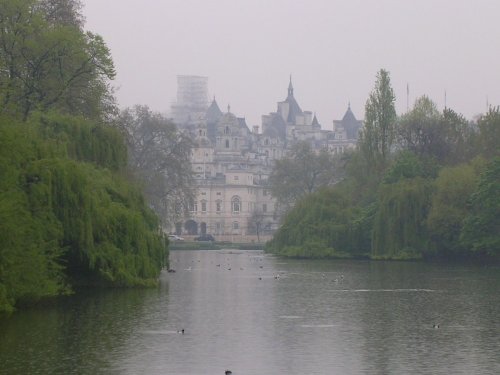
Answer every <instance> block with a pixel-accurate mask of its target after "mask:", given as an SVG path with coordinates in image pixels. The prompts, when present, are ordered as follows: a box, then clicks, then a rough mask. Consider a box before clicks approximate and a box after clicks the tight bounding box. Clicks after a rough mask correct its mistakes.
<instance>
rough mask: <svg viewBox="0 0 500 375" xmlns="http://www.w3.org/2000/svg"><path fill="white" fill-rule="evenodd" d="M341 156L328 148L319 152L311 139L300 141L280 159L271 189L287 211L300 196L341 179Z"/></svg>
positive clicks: (271, 178) (274, 169)
mask: <svg viewBox="0 0 500 375" xmlns="http://www.w3.org/2000/svg"><path fill="white" fill-rule="evenodd" d="M338 165H339V160H338V159H337V158H336V157H334V156H333V155H332V154H330V153H328V152H327V151H326V150H322V151H321V152H320V153H319V154H317V153H315V152H314V150H313V149H312V147H311V144H310V143H309V142H307V141H302V142H297V143H296V144H295V145H294V146H293V147H292V149H291V151H290V153H289V154H288V155H287V157H285V158H283V159H281V160H277V161H276V164H275V166H274V168H273V171H272V173H271V175H270V177H269V183H270V186H271V193H272V195H273V196H274V197H275V198H276V200H277V202H278V205H279V206H280V207H281V208H283V209H284V210H285V211H286V210H288V209H289V208H291V207H292V206H293V205H294V203H295V202H296V201H297V200H299V199H300V198H302V197H304V196H306V195H307V194H310V193H312V192H314V191H316V190H318V189H319V188H321V187H325V186H329V185H331V184H333V183H334V182H335V181H336V180H338V179H339V174H338V173H339V168H338Z"/></svg>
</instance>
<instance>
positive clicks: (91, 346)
mask: <svg viewBox="0 0 500 375" xmlns="http://www.w3.org/2000/svg"><path fill="white" fill-rule="evenodd" d="M167 292H168V288H167V284H165V283H163V285H162V287H161V288H159V289H158V290H150V289H149V290H148V289H133V290H124V289H109V290H104V291H96V290H82V291H79V293H78V296H72V297H69V298H65V299H61V300H57V301H54V302H53V304H52V305H50V306H40V307H37V308H34V309H31V310H29V311H21V312H18V313H16V314H14V315H12V316H11V317H9V318H5V319H1V320H0V332H1V333H0V363H2V366H1V367H0V373H5V374H23V375H24V374H55V373H58V374H110V373H113V372H114V371H113V368H114V361H115V358H116V357H117V355H118V354H119V353H120V352H121V351H122V348H123V345H124V343H125V342H126V340H127V338H128V337H130V336H131V335H134V331H135V329H136V322H137V320H139V319H140V318H141V316H143V314H144V311H145V306H147V305H148V303H149V302H148V301H151V300H152V299H157V297H158V295H160V296H163V297H164V298H167V297H168V294H167ZM155 297H156V298H155ZM116 373H118V372H116Z"/></svg>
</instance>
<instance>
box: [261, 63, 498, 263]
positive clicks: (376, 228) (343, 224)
mask: <svg viewBox="0 0 500 375" xmlns="http://www.w3.org/2000/svg"><path fill="white" fill-rule="evenodd" d="M394 101H395V97H394V94H393V91H392V88H391V85H390V79H389V74H388V72H386V71H384V70H381V71H380V72H379V73H378V75H377V82H376V85H375V88H374V90H373V92H372V94H371V95H370V97H369V99H368V101H367V104H366V113H365V124H364V127H363V130H362V131H361V134H360V139H359V142H358V147H357V149H356V150H354V151H352V152H351V153H349V154H346V155H344V157H343V159H344V160H343V162H344V171H343V176H342V177H343V178H342V180H341V181H340V182H339V183H336V184H334V185H325V186H323V187H322V188H320V189H318V190H317V191H315V192H313V193H311V194H308V195H306V196H305V197H304V198H303V199H302V200H300V201H298V203H297V204H296V205H295V206H294V207H293V208H292V209H291V210H290V211H289V212H288V213H287V215H286V216H285V219H284V221H283V225H282V227H281V228H280V229H279V230H278V232H277V233H276V235H275V236H274V238H273V240H272V241H270V242H269V243H268V244H267V246H266V249H267V251H269V252H272V253H275V254H279V255H284V256H291V257H303V258H327V257H350V258H357V257H363V258H370V259H441V260H448V261H457V260H472V259H473V260H478V261H490V260H494V261H499V260H500V148H499V147H498V145H499V144H500V109H499V108H498V107H491V108H490V109H489V110H488V111H487V112H486V113H485V114H483V115H481V116H479V117H478V118H477V119H476V120H474V121H468V120H466V119H465V118H464V117H463V116H461V115H459V114H457V113H456V112H454V111H453V110H451V109H448V108H446V109H445V110H444V111H442V112H440V111H438V109H437V108H436V105H435V104H434V103H433V102H432V101H431V100H430V99H429V98H427V97H422V98H419V99H418V100H417V101H416V102H415V105H414V107H413V108H412V109H411V110H410V111H409V112H408V113H406V114H403V115H401V116H399V117H398V116H396V112H395V110H394ZM278 167H279V165H278ZM273 191H275V192H276V191H279V189H277V188H274V189H273Z"/></svg>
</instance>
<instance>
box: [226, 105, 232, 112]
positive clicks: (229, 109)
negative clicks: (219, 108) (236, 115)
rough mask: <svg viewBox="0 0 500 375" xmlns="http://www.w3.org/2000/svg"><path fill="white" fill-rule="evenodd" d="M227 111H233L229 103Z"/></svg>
mask: <svg viewBox="0 0 500 375" xmlns="http://www.w3.org/2000/svg"><path fill="white" fill-rule="evenodd" d="M227 113H231V106H230V105H229V104H228V105H227Z"/></svg>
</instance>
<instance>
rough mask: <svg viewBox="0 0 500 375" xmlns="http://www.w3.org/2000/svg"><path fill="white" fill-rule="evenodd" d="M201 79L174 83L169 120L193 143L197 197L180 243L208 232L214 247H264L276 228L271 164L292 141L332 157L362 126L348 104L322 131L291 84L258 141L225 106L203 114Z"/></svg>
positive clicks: (182, 225)
mask: <svg viewBox="0 0 500 375" xmlns="http://www.w3.org/2000/svg"><path fill="white" fill-rule="evenodd" d="M180 77H184V78H182V79H180ZM186 77H190V78H189V79H188V78H186ZM199 78H205V77H193V76H179V77H178V84H179V85H180V86H182V87H179V88H178V98H177V104H176V105H175V106H173V107H172V110H173V113H174V116H173V117H174V121H176V123H177V125H178V126H179V127H180V128H181V129H184V130H185V131H187V132H189V133H190V134H191V135H192V136H193V139H194V140H195V142H196V147H194V149H193V152H192V159H191V161H192V166H193V172H194V176H195V181H196V183H197V197H196V199H195V200H194V201H193V202H192V204H191V205H190V216H189V217H188V218H186V219H185V221H184V222H182V223H178V224H177V225H176V228H175V230H176V232H177V233H178V234H183V235H186V236H190V235H192V236H195V235H198V234H205V233H210V234H212V235H214V236H215V238H216V239H217V240H218V241H231V242H251V241H255V242H258V241H260V242H263V241H267V240H269V239H271V238H272V235H273V233H274V232H275V231H276V230H277V229H278V227H279V223H280V217H279V216H278V214H277V210H276V207H275V200H274V199H273V197H272V196H271V194H270V189H269V185H268V177H269V175H270V173H271V171H272V167H273V164H274V161H275V160H278V159H281V158H283V157H285V156H286V153H287V152H288V150H289V149H290V147H291V146H292V145H293V144H294V143H296V142H298V141H309V142H311V145H312V146H313V148H314V149H316V150H318V151H319V150H321V149H327V150H329V151H330V152H332V153H341V152H344V151H346V150H347V149H349V148H353V147H355V144H356V139H357V132H358V130H359V128H360V127H361V125H362V121H359V120H356V118H355V117H354V114H353V113H352V111H351V108H350V105H349V106H348V108H347V111H346V114H345V115H344V117H343V119H342V120H340V121H334V130H333V131H330V130H322V129H321V125H320V123H319V121H318V119H317V117H316V115H315V114H313V113H312V112H310V111H303V110H302V109H301V107H300V105H299V104H298V102H297V100H296V99H295V96H294V89H293V85H292V80H291V78H290V82H289V85H288V93H287V97H286V99H285V100H284V101H281V102H278V103H277V110H276V112H271V113H269V114H268V115H263V116H262V133H260V134H259V133H258V131H257V130H258V127H254V130H253V131H250V130H249V128H248V126H247V124H246V121H245V119H244V118H241V117H237V116H235V115H234V114H233V113H231V112H230V108H229V106H228V109H227V112H225V113H224V112H222V111H221V110H220V108H219V106H218V104H217V102H216V100H215V98H213V100H212V102H211V103H210V105H209V106H208V105H207V106H205V107H203V100H202V97H204V95H205V92H206V85H205V83H206V80H199ZM196 82H198V83H199V86H198V85H197V84H195V83H196ZM203 82H205V83H203ZM204 85H205V86H204ZM191 87H193V88H191ZM194 87H196V89H195V88H194ZM187 92H191V93H190V94H187ZM195 93H196V94H195ZM190 108H194V110H193V112H191V111H190ZM203 108H205V109H204V111H203V112H202V109H203ZM176 111H177V112H176Z"/></svg>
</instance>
